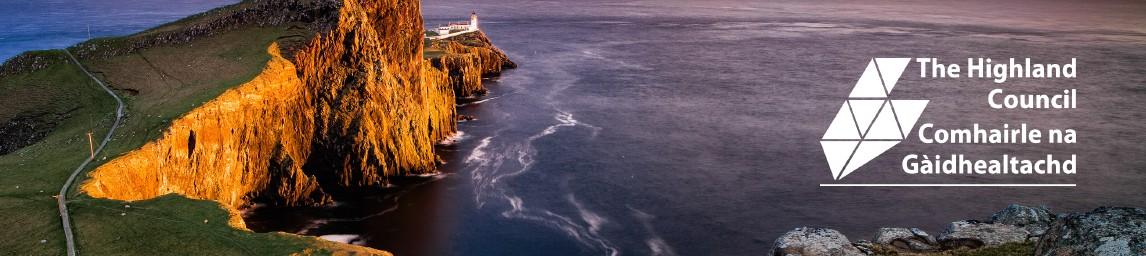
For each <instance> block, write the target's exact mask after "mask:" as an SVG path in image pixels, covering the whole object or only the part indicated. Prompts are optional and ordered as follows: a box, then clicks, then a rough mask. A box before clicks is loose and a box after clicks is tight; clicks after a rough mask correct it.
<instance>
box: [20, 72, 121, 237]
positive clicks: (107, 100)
mask: <svg viewBox="0 0 1146 256" xmlns="http://www.w3.org/2000/svg"><path fill="white" fill-rule="evenodd" d="M54 54H62V53H60V52H58V51H57V52H55V53H54ZM0 99H2V101H4V102H8V103H9V104H5V105H7V106H5V107H4V108H3V110H2V112H4V114H5V115H12V116H14V115H16V114H19V113H26V112H29V111H46V112H52V113H64V112H68V114H67V117H66V118H65V119H63V120H61V121H60V123H59V125H58V126H57V127H56V129H54V130H53V131H52V132H50V133H49V134H48V135H47V136H46V137H45V138H44V139H43V140H41V141H40V142H38V143H36V144H33V145H31V146H28V147H25V148H23V149H20V150H18V151H15V152H12V153H9V154H7V155H3V156H0V212H3V214H4V217H3V218H0V226H3V227H5V228H3V229H0V237H2V239H0V251H3V252H4V253H0V254H6V255H58V254H63V252H64V251H63V247H64V241H63V233H62V229H61V228H60V221H59V215H58V213H57V210H56V203H55V202H56V200H55V199H54V198H53V197H52V196H53V195H55V194H56V192H57V191H59V189H60V185H62V184H63V183H64V180H65V179H67V176H68V175H69V174H70V173H71V172H72V170H74V169H75V168H76V166H78V165H79V164H80V162H82V161H83V160H84V159H85V158H86V157H87V156H88V150H89V149H88V141H87V133H88V132H89V131H90V132H94V133H95V134H94V136H96V137H102V136H104V134H105V133H106V132H107V129H108V128H109V127H110V126H111V122H112V121H113V118H114V117H115V116H114V114H113V111H115V101H114V100H113V99H112V98H111V97H110V96H108V95H107V94H106V93H105V92H104V91H103V90H100V89H99V87H98V86H97V85H96V84H95V83H94V82H92V81H91V79H89V78H87V77H86V76H84V75H83V73H82V72H80V71H79V69H77V68H76V67H75V65H71V64H68V63H66V62H61V63H56V64H53V65H51V66H48V67H47V68H45V69H43V70H39V71H37V72H33V73H30V74H22V75H17V76H10V77H7V78H5V79H3V80H0ZM70 109H74V110H72V111H70V112H69V111H68V110H70ZM0 121H2V120H0Z"/></svg>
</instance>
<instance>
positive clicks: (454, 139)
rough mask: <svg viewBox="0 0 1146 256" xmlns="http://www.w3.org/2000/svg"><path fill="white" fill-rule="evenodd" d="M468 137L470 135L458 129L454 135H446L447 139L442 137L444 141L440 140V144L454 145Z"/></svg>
mask: <svg viewBox="0 0 1146 256" xmlns="http://www.w3.org/2000/svg"><path fill="white" fill-rule="evenodd" d="M468 138H469V137H468V136H466V133H465V132H463V131H458V132H456V133H454V135H450V137H446V138H445V139H442V141H439V142H438V145H453V144H457V143H458V142H461V141H462V140H465V139H468Z"/></svg>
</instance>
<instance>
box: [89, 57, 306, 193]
mask: <svg viewBox="0 0 1146 256" xmlns="http://www.w3.org/2000/svg"><path fill="white" fill-rule="evenodd" d="M267 51H268V53H270V54H271V55H272V58H271V60H270V61H268V62H267V65H266V68H265V69H264V70H263V72H262V73H261V74H259V75H258V76H256V77H255V78H254V79H253V80H251V81H249V82H247V83H246V84H243V85H241V86H238V87H236V88H234V89H231V90H229V91H227V92H224V93H223V94H222V95H220V96H219V97H218V98H216V99H214V100H212V101H210V102H208V103H206V104H204V105H203V106H201V107H199V108H196V109H195V110H193V111H191V112H189V113H187V115H185V116H183V117H181V118H179V119H176V120H174V121H173V122H172V123H171V126H170V128H168V130H167V132H166V133H165V134H164V135H163V137H162V138H161V139H159V140H158V141H155V142H151V143H148V144H146V145H144V146H143V147H141V148H139V149H137V150H135V151H132V152H131V153H128V154H127V155H125V156H122V157H119V158H116V159H113V160H112V161H110V162H108V163H107V164H104V165H103V166H100V167H99V168H97V169H96V170H95V171H93V172H92V173H91V178H90V179H89V180H88V182H86V183H85V184H84V185H83V190H84V191H85V192H87V193H88V194H90V195H92V196H94V197H108V198H116V199H123V200H141V199H148V198H152V197H156V196H160V195H164V194H168V193H179V194H183V195H187V196H188V197H192V198H202V199H212V200H216V201H219V202H221V203H223V204H224V205H229V206H237V205H239V204H241V203H243V202H245V201H244V200H245V199H246V196H247V195H248V193H250V192H253V191H259V190H260V189H261V188H264V187H266V186H267V184H268V182H271V179H270V175H271V174H270V173H268V171H267V170H268V168H269V167H270V165H271V164H272V163H283V162H285V163H286V164H287V166H282V167H283V168H280V169H282V171H284V172H288V173H291V174H293V175H282V176H284V177H295V180H293V181H289V182H290V185H289V186H284V187H283V189H284V190H289V191H283V192H287V193H280V194H282V195H284V196H287V195H308V194H310V193H313V192H315V190H316V189H318V186H317V183H316V182H315V181H313V180H310V179H308V178H307V176H305V175H299V174H302V168H301V164H302V163H301V161H293V162H292V161H284V159H306V157H307V155H308V154H309V151H310V145H309V144H310V139H311V136H302V135H304V134H307V133H308V132H309V131H311V130H313V126H314V125H313V119H312V118H311V117H310V115H306V114H302V113H308V112H309V113H313V109H307V108H306V107H304V105H301V104H284V103H295V102H301V101H303V100H304V98H303V95H304V94H303V93H302V91H303V89H304V88H303V83H302V81H301V80H299V79H298V76H297V74H296V69H295V66H294V64H292V63H291V62H289V61H287V60H286V59H283V58H282V57H281V56H280V55H279V51H278V46H276V45H271V46H270V47H269V48H268V49H267ZM277 182H288V181H277Z"/></svg>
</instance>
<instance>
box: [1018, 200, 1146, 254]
mask: <svg viewBox="0 0 1146 256" xmlns="http://www.w3.org/2000/svg"><path fill="white" fill-rule="evenodd" d="M1035 255H1038V256H1058V255H1104V256H1105V255H1110V256H1120V255H1126V256H1130V255H1146V210H1143V209H1141V208H1129V207H1101V208H1098V209H1095V210H1094V211H1091V212H1088V213H1081V214H1070V215H1067V216H1064V217H1062V218H1060V219H1058V220H1056V221H1055V222H1053V223H1052V224H1051V226H1050V228H1049V229H1047V232H1046V234H1045V235H1043V236H1042V238H1040V239H1039V242H1038V245H1036V246H1035Z"/></svg>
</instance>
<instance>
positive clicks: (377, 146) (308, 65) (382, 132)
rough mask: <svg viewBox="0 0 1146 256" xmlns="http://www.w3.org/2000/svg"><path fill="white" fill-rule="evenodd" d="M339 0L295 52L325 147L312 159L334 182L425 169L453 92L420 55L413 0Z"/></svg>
mask: <svg viewBox="0 0 1146 256" xmlns="http://www.w3.org/2000/svg"><path fill="white" fill-rule="evenodd" d="M343 4H344V6H343V7H342V10H341V13H340V21H339V24H338V27H337V28H336V29H334V30H332V31H331V32H330V33H329V34H326V35H323V36H321V37H320V38H319V39H318V40H316V41H315V42H314V43H313V44H312V45H311V46H310V47H309V48H307V49H305V50H303V51H302V52H299V53H298V54H297V55H296V63H298V66H299V75H300V77H301V78H302V81H303V83H305V84H306V86H307V87H308V88H310V89H311V90H310V91H308V93H309V96H308V97H310V98H312V99H313V100H314V103H315V105H316V106H318V109H317V110H316V115H317V117H316V118H317V121H318V122H317V130H316V133H317V134H319V136H318V138H317V139H316V141H315V149H316V151H318V152H323V153H325V154H324V155H322V156H317V157H315V158H312V159H311V161H314V162H312V164H317V165H321V166H323V167H332V168H334V169H336V170H337V171H338V172H337V173H334V175H333V176H331V177H332V178H334V179H335V180H333V182H337V183H338V184H341V185H368V184H375V183H378V182H381V181H382V179H383V178H384V177H385V176H387V175H394V174H399V173H402V172H404V171H414V172H417V171H425V170H430V169H431V168H433V165H434V164H435V163H434V159H435V156H434V154H433V146H434V144H435V142H436V141H438V140H441V139H442V138H445V137H446V136H448V135H449V134H451V133H453V132H454V127H455V121H454V119H453V116H454V105H453V104H454V98H453V95H452V94H451V93H450V90H449V88H448V87H447V85H446V80H445V77H444V75H442V74H441V73H440V72H436V71H434V70H433V69H431V68H429V65H425V64H424V62H425V61H424V60H422V37H423V32H422V18H421V9H420V7H419V5H418V1H406V0H401V1H361V2H357V1H344V3H343ZM328 182H329V181H328Z"/></svg>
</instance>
